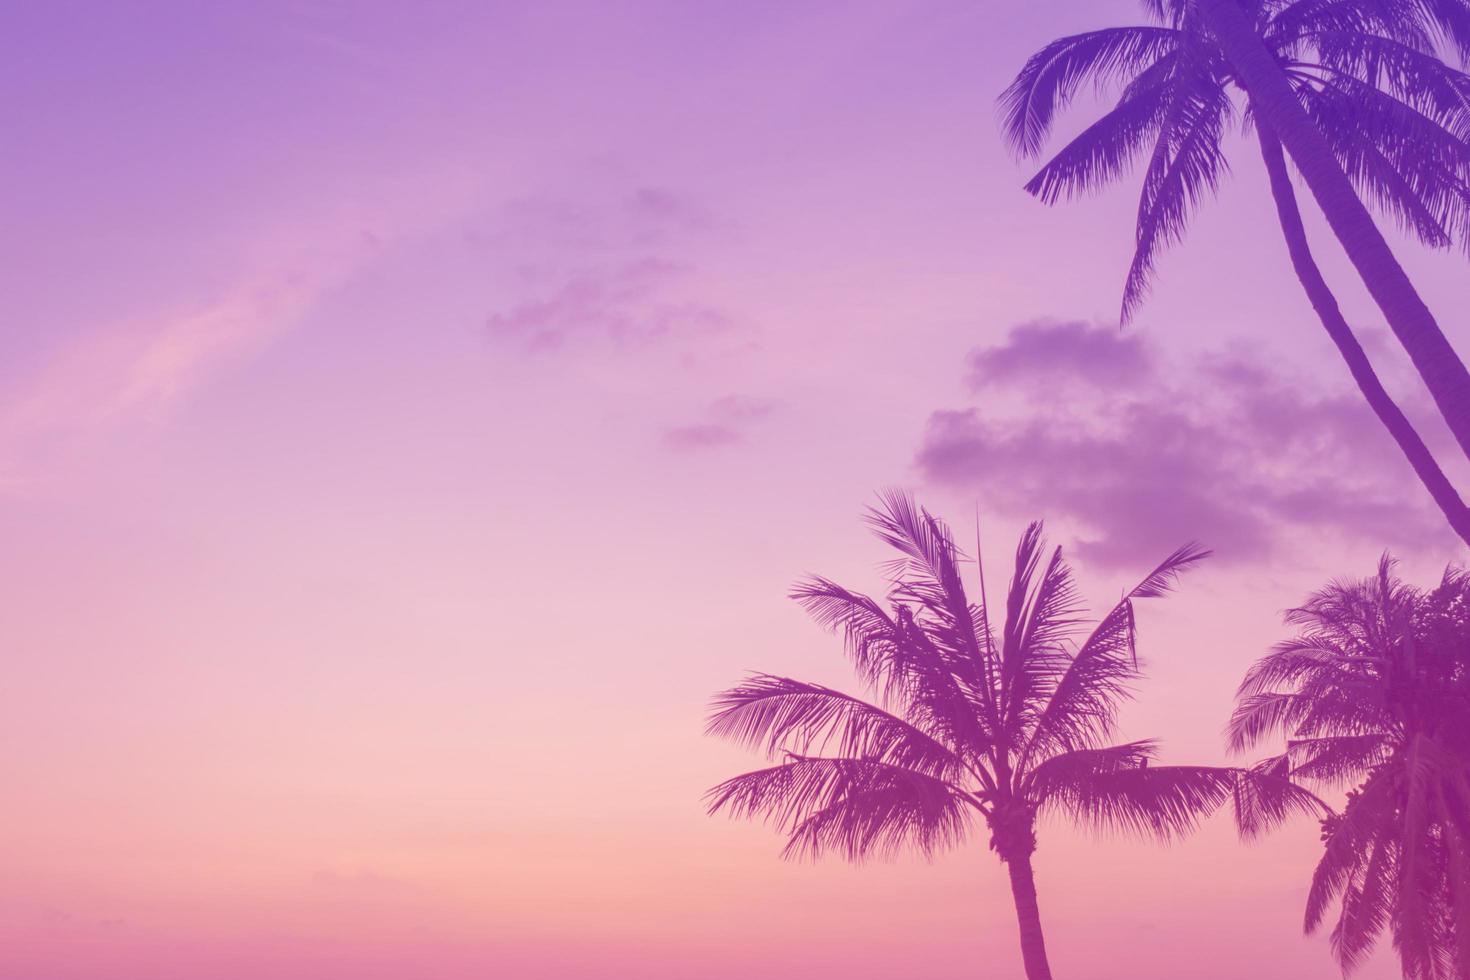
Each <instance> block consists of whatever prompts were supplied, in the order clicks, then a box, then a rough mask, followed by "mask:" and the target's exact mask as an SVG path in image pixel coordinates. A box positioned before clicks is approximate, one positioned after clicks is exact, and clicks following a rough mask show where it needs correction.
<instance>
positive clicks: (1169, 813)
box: [708, 492, 1312, 980]
mask: <svg viewBox="0 0 1470 980" xmlns="http://www.w3.org/2000/svg"><path fill="white" fill-rule="evenodd" d="M880 501H881V506H880V507H878V508H875V509H873V510H870V511H869V513H868V523H869V525H870V526H871V528H872V529H873V530H874V531H875V532H876V534H877V535H878V537H879V538H881V539H882V540H883V541H885V542H886V543H887V544H889V545H891V546H892V547H893V548H895V549H897V551H898V552H899V555H900V557H899V558H897V559H896V560H894V561H892V562H889V563H887V564H886V565H885V566H884V567H885V570H886V574H887V577H888V579H889V582H890V585H891V588H890V590H889V592H888V595H887V604H886V606H885V604H884V603H880V602H879V601H877V600H875V599H872V598H869V597H868V596H865V595H861V594H859V593H856V592H852V591H850V590H848V589H845V588H843V587H842V586H840V585H838V584H836V583H835V582H832V581H829V580H828V579H825V578H820V577H814V578H811V579H809V580H807V581H804V582H802V583H800V584H799V585H797V586H796V588H795V590H794V591H793V593H792V597H793V598H795V599H796V600H797V601H798V602H800V603H801V604H802V605H803V606H804V607H805V608H806V609H807V611H808V612H810V613H811V615H812V616H813V617H814V618H815V619H816V620H817V622H819V623H820V624H822V625H823V626H825V627H828V628H830V629H832V630H835V631H837V632H840V633H841V634H842V635H843V637H844V639H845V645H846V649H847V654H848V656H849V658H850V659H851V660H852V662H853V665H854V667H855V668H856V670H857V673H858V676H859V677H860V679H861V680H862V682H863V683H864V684H865V685H866V686H867V687H868V689H869V691H870V693H871V699H870V700H864V699H862V698H858V697H854V696H852V695H849V694H845V693H843V692H840V691H837V690H833V689H831V688H827V687H823V686H821V685H817V684H810V683H806V682H803V681H798V680H793V679H791V678H787V677H779V676H774V675H770V674H756V675H753V676H752V677H750V678H749V679H747V680H746V681H745V682H744V683H742V684H739V685H737V686H735V687H733V688H731V689H729V690H727V691H725V692H723V693H721V694H720V695H718V696H717V697H716V698H715V700H714V702H713V708H714V713H713V715H712V716H711V718H710V720H709V725H708V732H709V733H710V734H713V735H717V736H722V737H725V738H729V739H732V740H734V741H736V742H739V743H741V744H745V745H748V746H752V747H755V748H759V749H762V750H764V751H765V752H767V753H768V754H769V755H770V756H771V757H772V758H773V759H774V758H780V759H781V760H782V761H781V762H779V764H777V765H774V766H772V767H770V768H766V769H760V770H756V771H754V772H748V773H745V774H743V775H740V776H736V777H734V778H733V779H729V780H727V781H725V782H723V783H721V784H720V785H718V786H716V787H714V788H713V789H712V790H710V792H709V795H708V799H709V804H710V812H711V813H714V812H717V811H721V810H725V811H728V812H730V813H732V814H734V815H736V816H743V817H763V818H765V819H766V820H767V821H768V822H771V823H774V824H776V825H777V826H779V827H780V828H781V829H782V830H783V831H784V832H785V833H786V834H787V837H788V840H787V844H786V849H785V854H786V855H787V856H788V857H798V856H811V857H816V856H818V855H821V854H825V853H829V852H834V851H835V852H836V853H838V854H840V855H842V856H844V857H846V858H848V859H850V860H861V859H863V858H865V857H868V856H870V855H887V854H891V853H893V852H895V851H898V850H901V849H904V848H916V849H918V850H919V851H920V852H922V853H924V854H925V855H932V854H933V853H935V852H936V851H939V850H942V849H945V848H950V847H953V846H955V845H958V844H959V843H961V842H962V841H963V840H964V839H965V838H966V837H967V835H968V834H969V833H970V832H971V831H972V830H973V829H974V826H975V823H976V822H977V819H983V820H984V822H985V824H986V826H987V827H988V829H989V831H990V847H991V849H992V850H994V851H995V852H996V854H997V855H998V856H999V857H1000V859H1001V860H1002V861H1003V862H1005V865H1006V869H1007V871H1008V872H1009V875H1010V884H1011V892H1012V896H1013V898H1014V900H1015V906H1016V916H1017V920H1018V923H1019V927H1020V939H1021V955H1022V960H1023V962H1024V964H1025V969H1026V975H1027V977H1029V978H1030V980H1046V978H1049V977H1050V976H1051V971H1050V968H1049V966H1048V963H1047V956H1046V946H1045V942H1044V938H1043V934H1042V928H1041V916H1040V912H1039V909H1038V906H1037V900H1036V884H1035V880H1034V877H1033V874H1032V868H1031V854H1032V852H1033V851H1034V850H1035V849H1036V822H1037V819H1038V817H1040V816H1045V815H1048V814H1052V815H1056V816H1060V817H1064V818H1067V819H1070V820H1073V821H1075V822H1077V823H1080V824H1083V825H1086V826H1090V827H1093V828H1102V829H1108V830H1115V831H1123V832H1127V833H1132V834H1137V835H1144V836H1152V837H1156V838H1161V839H1168V838H1171V837H1173V836H1175V835H1178V834H1180V833H1183V832H1186V831H1188V830H1190V829H1192V828H1193V827H1194V826H1195V825H1196V823H1197V822H1198V821H1199V820H1200V819H1201V818H1202V817H1203V816H1204V815H1206V814H1208V813H1210V812H1213V811H1214V810H1215V809H1216V808H1217V807H1219V806H1220V805H1221V804H1222V803H1224V802H1225V801H1227V800H1229V799H1231V798H1232V797H1233V798H1234V799H1235V800H1236V803H1237V812H1236V815H1237V819H1238V820H1239V821H1240V823H1241V827H1242V830H1243V831H1244V832H1246V833H1247V834H1249V833H1251V832H1253V828H1254V827H1256V826H1257V825H1261V824H1263V822H1269V820H1270V819H1271V816H1272V815H1273V814H1284V813H1287V812H1294V811H1297V810H1301V809H1311V807H1312V798H1311V797H1310V794H1306V793H1304V792H1303V791H1300V790H1298V789H1296V788H1295V787H1293V786H1292V785H1291V784H1290V782H1289V781H1286V780H1281V779H1276V778H1274V777H1271V776H1269V775H1262V774H1256V773H1253V772H1251V771H1249V770H1241V769H1229V768H1215V767H1207V766H1154V765H1149V761H1150V759H1151V758H1152V757H1153V756H1154V752H1155V743H1154V742H1152V741H1136V742H1126V743H1122V744H1109V743H1110V741H1111V738H1112V737H1113V735H1114V718H1115V714H1116V710H1117V707H1118V705H1119V703H1120V702H1121V701H1122V700H1123V699H1124V698H1126V697H1127V696H1128V685H1129V684H1130V683H1131V682H1132V681H1134V680H1135V679H1137V678H1138V677H1139V668H1138V660H1137V655H1136V651H1135V641H1136V631H1135V627H1134V618H1133V602H1134V600H1136V599H1144V598H1154V597H1160V596H1163V595H1165V594H1167V593H1168V592H1169V591H1170V589H1171V588H1172V586H1173V584H1174V581H1175V579H1176V578H1177V576H1178V575H1179V574H1180V573H1181V572H1183V571H1185V570H1186V569H1188V568H1190V567H1191V566H1193V565H1195V564H1196V563H1198V562H1199V561H1200V560H1202V559H1203V558H1204V557H1205V556H1206V555H1207V552H1205V551H1202V550H1201V549H1199V548H1197V547H1195V546H1192V545H1191V546H1186V547H1184V548H1181V549H1179V550H1178V551H1176V552H1174V553H1173V554H1172V555H1170V556H1169V557H1168V558H1166V559H1165V560H1164V561H1163V563H1162V564H1160V565H1159V566H1158V567H1157V568H1155V569H1154V570H1153V571H1152V572H1150V573H1149V574H1148V575H1147V576H1146V577H1145V578H1144V579H1143V581H1142V582H1140V583H1139V584H1138V585H1137V586H1136V587H1134V588H1133V589H1132V590H1131V591H1129V592H1128V593H1127V595H1125V596H1124V597H1123V599H1122V600H1121V601H1120V602H1119V603H1118V604H1117V605H1116V606H1114V607H1113V608H1112V610H1111V611H1109V612H1108V614H1107V615H1106V616H1104V617H1103V618H1102V620H1101V621H1100V622H1098V623H1097V624H1096V625H1095V626H1094V627H1093V628H1092V629H1091V630H1090V631H1089V630H1086V629H1085V622H1084V620H1083V619H1082V618H1081V616H1082V608H1081V604H1080V601H1079V598H1078V594H1077V591H1076V587H1075V586H1074V584H1073V580H1072V574H1071V571H1070V570H1069V569H1068V566H1067V564H1066V563H1065V562H1064V561H1063V560H1062V556H1061V549H1057V550H1055V551H1053V552H1051V553H1050V555H1048V554H1047V552H1046V547H1045V545H1044V543H1043V540H1042V526H1041V524H1040V523H1035V524H1032V525H1030V526H1029V527H1028V528H1027V529H1026V531H1025V533H1024V534H1023V535H1022V536H1021V540H1020V544H1019V546H1018V547H1017V549H1016V556H1015V567H1014V572H1013V575H1012V578H1011V582H1010V586H1009V589H1008V590H1007V592H1006V597H1005V607H1004V608H1005V612H1004V616H1003V619H1002V621H1001V622H1000V623H999V624H995V623H993V621H992V618H991V616H990V609H989V605H988V603H987V602H986V600H985V591H984V589H985V586H984V573H983V569H981V570H980V579H979V585H980V590H981V591H980V601H979V602H974V601H972V600H971V599H970V598H969V597H968V596H967V594H966V591H965V586H964V583H963V582H962V580H961V575H960V563H961V561H962V560H963V556H962V555H961V554H960V553H959V551H958V549H957V548H956V546H955V543H954V540H953V537H952V536H951V533H950V530H949V528H948V527H947V526H946V525H945V524H944V523H943V522H941V521H939V520H938V519H936V518H935V517H933V516H932V515H931V514H930V513H929V512H928V511H926V510H924V509H922V508H919V507H918V506H917V505H916V504H915V503H914V501H913V499H912V498H911V497H909V496H908V495H906V494H903V493H899V492H889V493H886V494H883V495H881V496H880ZM978 565H979V562H978V558H977V567H978ZM997 625H998V627H999V629H998V632H997V630H996V628H995V627H996V626H997Z"/></svg>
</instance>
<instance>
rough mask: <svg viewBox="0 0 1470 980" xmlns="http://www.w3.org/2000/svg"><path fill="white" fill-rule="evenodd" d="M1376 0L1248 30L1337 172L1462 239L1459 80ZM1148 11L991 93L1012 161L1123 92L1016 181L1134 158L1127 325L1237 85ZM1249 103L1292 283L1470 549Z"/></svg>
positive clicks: (1072, 40)
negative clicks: (1114, 90) (1320, 135)
mask: <svg viewBox="0 0 1470 980" xmlns="http://www.w3.org/2000/svg"><path fill="white" fill-rule="evenodd" d="M1374 2H1375V0H1292V2H1289V3H1275V2H1273V3H1270V4H1266V5H1262V6H1261V18H1260V20H1259V23H1258V27H1259V30H1260V32H1261V35H1262V37H1263V38H1264V43H1265V44H1267V45H1268V49H1269V50H1270V51H1271V52H1272V54H1273V58H1274V59H1275V62H1276V63H1277V64H1279V65H1281V66H1283V68H1284V70H1285V72H1286V77H1287V79H1288V84H1289V85H1290V86H1291V87H1292V90H1293V98H1295V99H1297V100H1299V101H1300V102H1301V104H1302V105H1304V106H1306V107H1307V108H1306V110H1304V111H1307V112H1308V113H1309V120H1310V122H1311V123H1312V124H1313V125H1314V126H1317V127H1319V128H1320V130H1321V131H1322V132H1325V133H1326V134H1328V135H1329V136H1330V138H1331V147H1330V148H1331V150H1332V152H1333V154H1334V166H1335V167H1340V168H1342V169H1343V170H1345V171H1346V173H1348V174H1350V175H1351V179H1352V182H1353V183H1355V184H1356V185H1357V187H1358V189H1359V190H1360V191H1361V192H1363V193H1364V194H1365V195H1366V196H1369V197H1370V199H1372V200H1374V201H1375V202H1376V203H1377V204H1379V205H1380V206H1381V207H1382V208H1383V209H1384V210H1386V211H1388V212H1389V213H1390V214H1392V215H1393V216H1394V217H1395V218H1397V219H1398V220H1399V221H1400V223H1401V224H1403V225H1404V226H1405V227H1406V228H1408V229H1409V230H1410V231H1412V232H1413V233H1414V234H1416V235H1418V236H1419V237H1420V238H1421V239H1422V240H1424V241H1426V242H1428V243H1430V244H1433V245H1445V244H1448V243H1449V242H1451V241H1452V240H1454V239H1456V238H1459V239H1461V240H1464V233H1465V231H1466V230H1467V229H1470V144H1467V143H1466V142H1465V139H1464V136H1465V134H1466V133H1470V76H1466V75H1464V74H1462V73H1460V72H1458V71H1456V70H1454V69H1451V68H1449V67H1447V66H1445V65H1444V64H1443V63H1442V62H1440V61H1439V60H1438V59H1437V58H1435V57H1434V56H1433V54H1432V53H1429V52H1427V51H1425V50H1424V48H1425V47H1426V46H1427V44H1428V41H1427V40H1426V39H1424V38H1422V37H1420V36H1419V35H1422V34H1424V33H1425V31H1427V30H1428V28H1427V26H1424V25H1419V27H1416V28H1415V29H1414V30H1410V29H1409V28H1406V27H1405V26H1403V24H1401V23H1394V24H1392V25H1389V24H1387V23H1380V22H1379V21H1377V20H1375V19H1374V18H1373V17H1372V16H1369V15H1368V14H1364V13H1362V12H1361V11H1357V7H1358V6H1360V5H1363V4H1366V5H1367V6H1368V7H1369V8H1371V7H1372V6H1373V4H1374ZM1384 2H1389V0H1384ZM1404 2H1408V0H1404ZM1443 2H1444V3H1447V4H1458V3H1460V2H1461V0H1443ZM1354 11H1357V12H1356V13H1355V12H1354ZM1156 13H1157V15H1158V17H1159V19H1160V20H1161V21H1162V22H1161V23H1158V24H1154V25H1149V26H1143V27H1120V28H1111V29H1105V30H1101V31H1091V32H1088V33H1085V34H1079V35H1074V36H1071V37H1065V38H1061V39H1059V40H1057V41H1054V42H1052V43H1051V44H1049V45H1047V46H1046V47H1044V48H1043V49H1042V50H1041V51H1039V52H1038V53H1037V54H1035V55H1034V56H1033V57H1032V58H1031V59H1030V60H1029V61H1028V62H1027V64H1026V65H1025V67H1024V68H1023V69H1022V71H1021V72H1020V74H1019V75H1018V76H1017V78H1016V79H1015V81H1014V82H1013V83H1012V84H1011V86H1010V87H1009V88H1008V89H1007V90H1006V92H1005V94H1004V95H1003V96H1002V105H1003V108H1004V110H1005V117H1006V118H1005V130H1006V135H1007V138H1008V139H1009V141H1010V142H1011V144H1012V145H1013V146H1014V147H1015V148H1016V149H1017V150H1019V151H1020V152H1021V153H1022V154H1024V155H1027V156H1035V155H1039V153H1040V152H1041V149H1042V146H1043V144H1044V142H1045V140H1046V137H1047V135H1048V133H1049V132H1050V130H1051V127H1052V124H1053V122H1054V120H1055V118H1056V114H1057V112H1058V111H1059V110H1060V109H1062V108H1064V107H1065V106H1066V105H1067V104H1068V103H1069V102H1070V101H1071V99H1072V98H1073V96H1074V95H1075V94H1076V92H1077V91H1078V89H1079V88H1080V86H1081V85H1082V84H1083V83H1084V82H1086V81H1088V80H1089V79H1090V80H1092V81H1094V82H1096V83H1097V84H1099V85H1105V84H1109V83H1116V84H1117V85H1118V86H1119V87H1120V89H1121V95H1120V96H1119V99H1118V102H1117V104H1116V105H1115V106H1114V107H1113V108H1112V109H1111V110H1110V111H1109V112H1107V113H1106V114H1105V115H1104V116H1103V117H1102V118H1101V119H1099V120H1098V121H1097V122H1095V123H1094V124H1093V125H1091V126H1089V127H1088V128H1087V129H1086V130H1085V131H1084V132H1083V133H1082V134H1081V135H1079V136H1078V137H1077V138H1075V139H1074V140H1073V141H1072V142H1071V143H1069V144H1068V145H1067V146H1065V147H1064V148H1063V149H1062V150H1060V151H1059V152H1058V153H1057V154H1056V155H1055V156H1054V157H1053V158H1052V159H1051V160H1050V161H1049V162H1048V163H1047V164H1046V165H1045V166H1044V167H1043V168H1042V169H1041V171H1040V172H1039V173H1037V175H1036V176H1035V177H1034V178H1033V179H1032V180H1031V181H1030V182H1029V183H1028V184H1027V185H1026V186H1027V190H1028V191H1030V192H1031V193H1033V194H1035V195H1036V196H1037V197H1039V198H1041V199H1042V200H1043V201H1045V202H1047V203H1054V202H1056V201H1057V200H1059V199H1060V198H1062V197H1064V196H1071V195H1076V194H1079V193H1082V192H1086V191H1090V190H1092V189H1095V188H1096V187H1098V186H1100V185H1102V184H1104V183H1107V182H1110V181H1112V180H1116V179H1118V178H1120V177H1121V176H1122V175H1123V173H1124V172H1125V170H1126V169H1127V168H1128V165H1129V164H1130V163H1131V162H1132V161H1133V160H1134V159H1135V158H1136V157H1138V156H1139V155H1140V154H1146V155H1147V160H1148V162H1147V164H1146V170H1145V177H1144V186H1143V193H1142V198H1141V200H1140V203H1139V213H1138V229H1137V248H1136V251H1135V254H1134V258H1133V261H1132V264H1131V266H1130V269H1129V273H1128V277H1127V281H1126V285H1125V288H1124V300H1123V317H1124V320H1125V321H1126V320H1127V319H1128V318H1129V317H1130V316H1131V315H1132V314H1133V313H1134V312H1135V311H1136V309H1137V307H1138V305H1139V303H1140V302H1141V300H1142V298H1143V296H1144V294H1145V291H1146V287H1147V285H1148V281H1149V279H1150V277H1151V275H1152V272H1153V268H1154V263H1155V260H1156V258H1157V255H1158V252H1159V251H1160V250H1161V249H1162V248H1163V247H1164V246H1165V245H1166V244H1168V243H1170V242H1173V241H1177V240H1179V239H1180V238H1181V237H1182V236H1183V233H1184V230H1185V227H1186V226H1187V223H1188V220H1189V218H1190V217H1191V215H1192V213H1193V211H1194V209H1195V207H1196V206H1197V205H1198V204H1199V202H1200V200H1201V199H1202V197H1203V196H1204V195H1205V193H1206V192H1207V191H1211V190H1213V189H1214V188H1216V187H1217V186H1218V184H1219V182H1220V180H1221V179H1222V178H1223V176H1224V174H1225V173H1226V171H1227V169H1228V166H1227V163H1226V161H1225V158H1224V152H1223V146H1222V142H1223V139H1224V137H1225V135H1226V133H1227V131H1228V130H1229V128H1230V124H1231V123H1232V122H1233V121H1234V120H1235V117H1236V113H1237V108H1236V103H1235V99H1234V96H1235V95H1236V94H1237V90H1238V89H1239V87H1240V83H1239V81H1238V74H1237V73H1236V72H1235V71H1234V70H1233V69H1232V66H1231V65H1230V63H1229V62H1228V61H1227V60H1226V59H1225V57H1224V54H1223V53H1222V51H1221V50H1220V48H1219V46H1218V45H1217V44H1216V43H1215V39H1214V37H1213V36H1212V35H1211V34H1209V33H1208V32H1206V31H1204V30H1202V28H1201V22H1200V20H1199V18H1198V17H1197V16H1194V14H1193V7H1192V6H1190V5H1188V4H1181V5H1180V7H1179V8H1178V9H1177V10H1172V11H1164V10H1156ZM1368 13H1369V14H1371V13H1372V11H1371V9H1370V10H1369V11H1368ZM1405 22H1406V23H1409V24H1411V25H1413V24H1415V23H1417V22H1415V21H1414V20H1413V19H1412V18H1408V19H1407V20H1406V21H1405ZM1405 38H1407V40H1405ZM1411 41H1413V42H1415V43H1410V42H1411ZM1246 105H1247V108H1246V118H1247V120H1248V121H1251V122H1253V123H1254V124H1255V130H1256V135H1257V137H1258V140H1259V142H1260V147H1261V154H1262V158H1263V160H1264V161H1265V163H1266V168H1267V171H1268V174H1269V176H1270V180H1271V189H1272V194H1273V197H1274V199H1275V202H1276V206H1277V212H1278V217H1279V219H1280V223H1281V227H1282V231H1283V233H1284V235H1285V238H1286V241H1287V246H1288V252H1289V254H1290V257H1291V260H1292V264H1293V268H1294V269H1295V271H1296V273H1297V276H1298V279H1299V280H1300V281H1301V282H1302V284H1303V286H1304V288H1305V289H1306V292H1307V295H1308V298H1309V300H1310V301H1311V303H1312V306H1313V308H1314V309H1315V310H1316V312H1317V314H1318V317H1319V319H1320V320H1321V322H1322V325H1323V327H1324V328H1325V329H1326V331H1327V333H1328V335H1329V337H1330V338H1331V339H1332V341H1333V343H1334V344H1335V345H1336V346H1337V348H1338V350H1339V352H1340V353H1341V355H1342V357H1343V359H1344V361H1345V362H1346V363H1347V365H1348V369H1349V371H1350V373H1351V374H1352V376H1353V379H1354V381H1355V382H1356V383H1357V384H1358V387H1359V390H1360V391H1361V392H1362V393H1363V396H1364V398H1365V399H1366V400H1367V402H1368V404H1369V406H1370V407H1371V408H1372V409H1373V411H1374V412H1375V414H1376V415H1377V416H1378V418H1379V419H1380V421H1381V422H1382V424H1383V425H1384V427H1385V428H1386V429H1387V430H1388V432H1389V434H1390V435H1391V436H1392V437H1393V438H1394V440H1395V442H1396V443H1397V444H1398V445H1399V447H1400V450H1401V451H1402V452H1403V454H1404V456H1405V457H1406V458H1407V459H1408V460H1409V463H1410V465H1411V466H1412V467H1413V468H1414V471H1415V473H1416V474H1417V475H1418V476H1419V478H1420V480H1421V482H1422V483H1423V484H1424V486H1425V487H1426V489H1428V491H1429V493H1430V495H1431V497H1432V498H1433V499H1434V501H1435V502H1436V504H1437V505H1438V506H1439V508H1440V510H1441V511H1442V512H1443V513H1444V515H1445V517H1446V519H1447V520H1448V522H1449V523H1450V525H1451V527H1453V528H1454V529H1455V531H1456V532H1457V533H1458V534H1459V535H1460V536H1461V538H1463V539H1464V540H1466V542H1467V543H1470V511H1467V509H1466V506H1465V504H1464V502H1463V501H1462V500H1461V498H1460V496H1459V494H1458V493H1457V492H1456V490H1455V488H1454V487H1453V485H1452V484H1451V483H1450V482H1449V480H1448V479H1447V478H1446V477H1445V475H1444V473H1443V471H1442V470H1441V469H1440V467H1439V464H1438V463H1437V462H1436V461H1435V459H1434V456H1433V454H1432V453H1431V452H1430V450H1429V449H1428V447H1427V446H1426V445H1425V444H1424V441H1423V439H1422V438H1421V437H1420V436H1419V434H1418V433H1417V432H1416V431H1415V430H1414V427H1413V425H1412V424H1411V423H1410V422H1409V420H1408V419H1407V418H1406V417H1405V415H1404V413H1403V412H1402V410H1400V409H1399V407H1398V406H1397V405H1396V404H1395V403H1394V401H1393V399H1392V398H1391V397H1390V396H1389V395H1388V393H1387V391H1386V390H1385V389H1384V387H1383V385H1382V383H1381V382H1380V381H1379V379H1378V377H1377V374H1376V373H1375V372H1374V370H1373V367H1372V365H1371V363H1370V362H1369V360H1368V357H1367V355H1366V354H1365V353H1364V351H1363V349H1362V347H1361V345H1360V344H1359V343H1358V341H1357V339H1356V337H1354V335H1353V333H1352V331H1351V329H1349V327H1348V324H1347V322H1346V320H1345V319H1344V318H1343V316H1342V313H1341V311H1340V309H1339V308H1338V305H1337V301H1336V299H1335V297H1333V295H1332V293H1331V291H1330V290H1329V289H1328V287H1327V284H1326V281H1325V280H1324V279H1323V277H1322V274H1321V271H1320V270H1319V269H1318V267H1317V265H1316V263H1315V261H1314V260H1313V258H1312V255H1311V251H1310V248H1309V247H1308V243H1307V239H1306V233H1305V229H1304V228H1303V225H1302V220H1301V214H1300V211H1299V209H1298V206H1297V203H1296V199H1295V194H1294V191H1293V190H1292V185H1291V179H1290V176H1289V175H1288V173H1287V171H1286V164H1285V159H1284V156H1283V153H1282V149H1281V142H1280V140H1279V138H1278V137H1277V136H1276V131H1275V129H1274V128H1273V126H1272V123H1271V122H1270V120H1269V119H1267V118H1266V116H1265V115H1264V114H1263V113H1261V112H1260V111H1258V110H1257V108H1256V104H1255V101H1254V99H1253V98H1250V97H1249V96H1248V97H1247V99H1246ZM1344 179H1347V178H1346V177H1345V178H1344ZM1354 201H1357V198H1356V197H1354Z"/></svg>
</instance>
